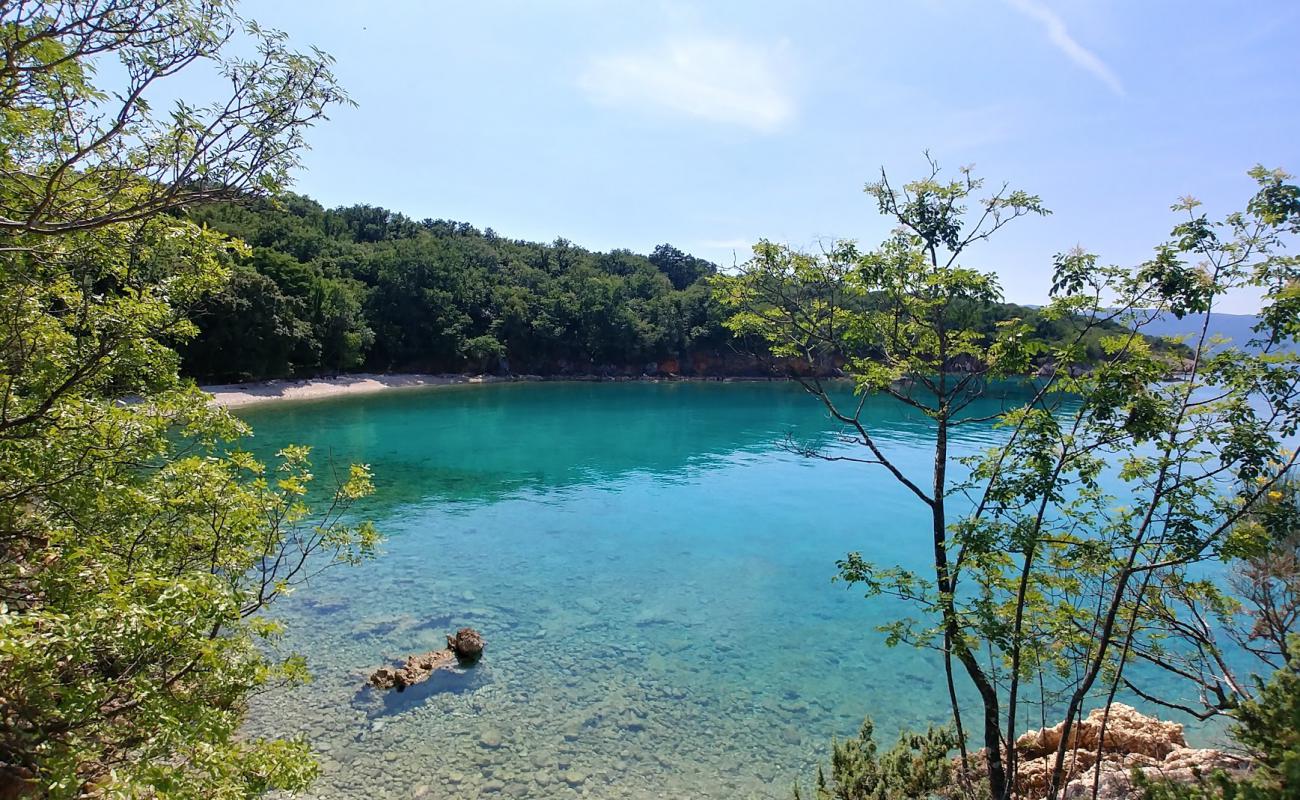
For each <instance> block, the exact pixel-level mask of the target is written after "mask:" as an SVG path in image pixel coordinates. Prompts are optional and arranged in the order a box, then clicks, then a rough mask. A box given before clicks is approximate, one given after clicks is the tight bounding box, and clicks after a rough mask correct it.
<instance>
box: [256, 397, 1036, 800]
mask: <svg viewBox="0 0 1300 800" xmlns="http://www.w3.org/2000/svg"><path fill="white" fill-rule="evenodd" d="M868 413H869V414H870V416H871V418H872V419H873V421H874V423H875V425H876V427H877V429H878V430H882V431H885V432H886V433H885V434H884V436H883V438H884V439H885V440H886V441H887V443H888V444H889V445H890V446H891V449H892V451H893V452H894V453H896V454H898V457H897V462H898V463H899V464H900V466H901V467H903V468H904V469H909V468H910V469H912V470H914V471H915V474H921V475H923V474H924V470H925V469H926V467H927V466H928V463H929V458H930V450H929V445H928V444H927V441H926V427H925V425H924V423H923V422H922V421H921V420H920V419H919V418H918V417H915V416H913V415H911V414H910V413H905V412H904V410H903V408H902V407H901V406H900V405H898V404H896V403H893V402H891V401H888V400H886V399H883V398H882V399H880V400H878V401H872V405H871V406H870V407H869V409H868ZM244 416H246V418H247V419H248V420H249V421H250V422H251V423H252V424H253V425H254V428H255V430H256V432H257V433H256V437H255V439H254V440H253V442H252V443H251V444H252V445H253V446H254V448H255V449H256V450H257V451H258V452H260V453H261V454H263V455H269V454H270V452H273V451H274V450H275V449H277V448H278V447H280V446H282V445H283V444H286V443H289V442H295V443H302V444H310V445H313V446H314V448H315V449H314V457H315V460H316V462H317V466H318V468H317V470H316V471H317V473H318V474H320V475H325V474H327V468H326V466H325V463H326V462H327V461H328V460H329V459H330V458H333V459H334V460H336V461H339V462H342V463H346V462H351V461H359V462H366V463H369V464H370V465H371V466H372V467H373V469H374V471H375V474H376V484H377V488H378V494H377V496H376V497H375V498H374V499H373V500H372V501H371V502H370V504H369V506H368V507H367V508H366V509H365V513H366V514H367V515H368V516H370V517H371V518H373V519H375V521H376V522H377V523H378V524H379V525H380V527H381V529H382V530H383V531H384V533H385V534H386V535H387V536H388V541H387V542H386V544H385V546H384V550H385V553H384V555H383V556H382V557H380V558H379V559H378V560H376V561H374V562H372V563H369V564H366V565H364V566H362V567H360V568H356V569H339V570H334V571H331V572H329V573H326V575H325V576H323V578H321V579H318V580H317V581H316V582H314V583H313V584H312V585H310V586H308V587H305V588H303V589H300V590H299V591H298V592H297V593H295V594H294V595H293V596H292V597H290V598H289V599H288V600H287V601H286V602H285V603H283V604H281V605H280V606H278V607H277V611H276V615H277V616H279V617H281V618H282V619H284V620H285V621H286V622H287V623H288V624H289V628H290V634H289V636H288V638H287V640H286V642H285V644H286V647H288V648H292V649H294V650H297V651H299V652H302V653H304V654H306V655H307V656H308V657H309V662H310V665H311V668H312V671H313V673H314V675H315V681H314V683H312V684H311V685H310V686H307V687H302V688H294V689H291V690H276V691H272V692H268V693H267V694H265V695H263V696H261V697H259V698H257V700H256V701H255V702H254V704H253V708H252V715H251V721H250V730H251V731H252V732H254V733H262V732H265V733H275V734H280V735H283V734H290V733H294V732H302V733H306V734H307V735H309V736H310V738H311V740H312V742H313V744H314V745H315V746H316V747H317V749H318V750H319V751H321V753H322V756H323V757H322V763H323V767H324V773H323V775H322V777H321V779H320V781H319V782H318V784H317V785H316V787H315V788H314V790H313V791H312V792H311V794H312V795H313V796H319V797H329V798H343V797H379V798H382V797H392V798H406V797H412V796H427V797H444V796H445V797H453V796H455V797H467V796H469V797H472V796H477V795H479V794H483V793H495V792H499V793H501V794H502V795H504V796H509V797H529V798H550V797H583V796H586V797H647V798H648V797H698V798H710V797H716V798H735V797H751V796H752V797H788V794H789V788H790V786H791V784H792V783H793V782H794V781H795V780H796V779H801V780H806V779H807V778H808V776H809V775H810V774H811V771H812V770H813V769H815V765H816V763H818V761H819V760H820V759H822V758H823V757H824V756H825V755H826V752H827V750H828V745H827V742H828V740H829V739H830V737H831V736H833V735H834V736H840V737H843V736H848V735H851V734H853V733H855V732H856V729H857V727H858V725H859V724H860V723H861V720H862V717H863V716H864V715H866V714H870V715H872V716H873V717H874V718H875V720H876V722H877V728H878V731H879V732H880V733H881V734H883V735H884V736H885V737H891V738H892V736H893V735H894V733H895V732H896V731H897V730H898V729H899V728H900V727H903V726H913V727H915V726H924V725H925V724H926V723H927V722H930V721H935V722H942V721H943V720H944V719H945V708H946V700H945V697H946V694H945V690H944V682H943V675H942V670H941V669H940V667H939V665H938V662H937V660H936V659H934V658H933V657H932V656H931V655H930V654H925V653H921V652H918V651H915V650H912V649H910V648H905V647H901V648H895V649H886V648H885V647H884V645H883V641H882V637H881V635H880V634H878V633H876V632H874V630H873V628H874V626H875V625H877V624H879V623H881V622H883V621H884V620H885V619H887V618H888V617H890V616H891V614H892V613H893V612H895V611H896V610H897V609H896V608H895V607H893V606H891V605H890V603H888V602H887V601H883V600H872V601H870V602H866V601H864V600H862V598H861V596H860V593H859V592H858V591H856V590H852V589H846V588H845V587H844V586H843V585H842V584H832V583H831V582H830V578H831V576H832V575H833V574H834V572H835V561H836V559H837V558H840V557H842V556H843V555H844V554H845V553H846V552H848V551H849V550H862V551H863V552H864V553H867V554H869V555H870V556H871V557H872V558H874V559H876V560H878V561H881V562H887V563H893V562H896V563H902V564H910V565H916V566H922V565H924V564H925V559H926V553H927V551H926V545H925V543H924V541H923V540H922V539H918V538H916V537H915V535H914V533H913V532H915V531H918V530H922V531H923V530H925V525H926V520H925V517H924V515H923V513H922V511H923V509H922V508H921V507H920V505H919V504H918V503H916V502H915V501H914V500H913V499H912V498H911V496H910V495H908V494H907V493H906V492H905V490H903V489H901V487H899V486H898V485H897V484H895V483H894V482H893V481H892V480H891V479H890V478H889V477H888V475H887V474H885V473H884V472H883V471H881V470H880V469H879V468H873V467H870V466H864V465H856V464H850V463H843V462H839V463H829V462H823V461H815V460H809V459H806V458H802V457H800V456H797V455H793V454H790V453H789V452H787V451H786V450H784V449H783V447H782V444H783V443H784V442H785V441H786V440H787V438H788V437H793V438H794V439H796V440H800V441H805V442H814V443H820V444H822V445H827V446H834V445H835V431H836V429H835V427H834V426H833V425H832V424H831V422H830V421H829V420H828V419H827V418H826V416H825V414H824V413H823V412H822V411H821V409H820V406H819V405H818V404H817V403H816V402H815V401H814V400H812V399H811V398H809V397H807V396H806V395H804V394H803V393H802V392H801V391H800V390H799V389H798V387H796V386H792V385H787V384H716V383H675V384H646V383H620V384H583V383H578V384H566V383H545V384H504V385H490V386H473V387H448V388H439V389H433V390H417V391H408V392H394V393H390V394H385V395H378V396H370V397H363V398H350V399H340V400H331V401H321V402H313V403H300V404H293V405H288V404H277V405H270V406H266V407H262V408H257V409H252V410H249V411H248V412H247V413H245V414H244ZM990 436H991V434H990V433H989V432H988V431H987V430H981V429H978V428H975V427H973V426H972V427H970V428H965V429H962V430H961V432H960V436H959V438H958V441H957V443H956V445H957V448H958V449H963V448H964V449H968V450H969V449H973V448H975V447H977V446H981V445H984V444H987V442H988V440H989V437H990ZM463 625H471V626H474V627H476V628H479V629H480V630H481V631H482V632H483V634H484V636H485V638H486V639H487V642H488V649H487V652H486V655H485V658H484V660H483V662H482V663H481V664H480V665H479V666H477V667H475V668H473V669H471V670H468V671H464V672H461V673H454V674H453V673H448V674H442V675H439V676H438V677H436V678H435V679H434V680H432V681H430V682H429V683H428V684H425V685H422V686H420V687H417V688H415V689H412V690H408V691H407V692H405V693H402V694H397V693H390V694H387V695H381V694H379V693H376V692H373V691H372V690H369V689H367V688H363V687H364V677H365V675H366V674H368V672H369V671H370V670H372V669H374V668H375V667H377V666H380V665H382V664H385V663H388V662H390V661H392V660H395V659H400V658H402V657H404V656H405V655H407V654H410V653H416V652H422V651H425V650H429V649H432V648H435V647H440V646H442V644H443V641H442V636H443V634H444V633H445V632H450V631H452V630H454V629H456V628H458V627H460V626H463ZM1026 726H1028V723H1026Z"/></svg>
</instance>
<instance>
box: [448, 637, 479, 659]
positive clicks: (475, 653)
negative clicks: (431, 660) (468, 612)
mask: <svg viewBox="0 0 1300 800" xmlns="http://www.w3.org/2000/svg"><path fill="white" fill-rule="evenodd" d="M447 649H448V650H450V651H452V652H453V653H455V654H456V658H457V659H458V660H460V661H462V662H464V663H467V664H473V663H474V662H475V661H478V660H479V658H481V657H482V656H483V636H482V634H480V633H479V632H478V631H476V630H474V629H473V628H461V629H460V630H458V631H456V635H455V636H450V635H449V636H447Z"/></svg>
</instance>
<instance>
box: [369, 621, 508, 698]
mask: <svg viewBox="0 0 1300 800" xmlns="http://www.w3.org/2000/svg"><path fill="white" fill-rule="evenodd" d="M483 646H484V642H483V636H482V635H481V634H480V633H479V632H478V631H476V630H474V629H473V628H461V629H460V630H458V631H456V635H455V636H452V635H448V636H447V649H445V650H432V651H430V652H428V653H422V654H420V655H414V656H410V657H408V658H407V659H406V663H404V664H403V665H402V666H400V667H380V668H379V669H377V670H375V671H374V672H372V673H370V685H371V686H374V687H375V688H376V689H396V690H397V691H399V692H400V691H403V690H404V689H406V687H408V686H414V685H415V684H417V683H422V682H424V681H426V680H428V679H429V676H430V675H432V674H433V673H434V671H436V670H440V669H447V668H449V667H452V666H454V665H456V664H473V663H474V662H476V661H478V660H479V658H481V657H482V656H483Z"/></svg>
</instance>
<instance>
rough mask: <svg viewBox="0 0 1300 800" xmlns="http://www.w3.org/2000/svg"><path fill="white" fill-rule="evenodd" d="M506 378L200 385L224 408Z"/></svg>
mask: <svg viewBox="0 0 1300 800" xmlns="http://www.w3.org/2000/svg"><path fill="white" fill-rule="evenodd" d="M502 380H509V378H499V377H496V376H493V375H476V376H470V375H410V374H407V375H402V374H398V375H365V374H362V375H343V376H340V377H338V378H312V379H311V380H302V381H293V380H280V381H251V382H249V383H226V384H220V385H216V386H203V387H201V388H202V389H203V391H205V392H207V393H209V394H211V395H212V402H213V403H214V404H216V405H219V406H225V407H226V408H239V407H241V406H248V405H253V404H254V403H266V402H269V401H272V400H318V399H320V398H323V397H338V396H341V395H351V394H373V393H375V392H383V391H387V390H389V389H410V388H414V387H417V386H450V385H453V384H460V383H496V382H498V381H502Z"/></svg>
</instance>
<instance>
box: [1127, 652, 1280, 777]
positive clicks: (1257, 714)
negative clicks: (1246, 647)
mask: <svg viewBox="0 0 1300 800" xmlns="http://www.w3.org/2000/svg"><path fill="white" fill-rule="evenodd" d="M1235 716H1236V717H1237V724H1235V725H1233V727H1232V736H1233V738H1234V739H1235V740H1236V741H1237V742H1239V743H1240V744H1241V745H1242V746H1243V747H1244V748H1245V750H1246V752H1247V753H1248V754H1249V755H1250V756H1251V757H1252V758H1253V759H1254V760H1255V767H1254V769H1253V770H1251V771H1250V772H1249V773H1248V774H1247V775H1246V776H1245V777H1244V778H1240V779H1236V778H1233V777H1232V776H1230V775H1227V774H1224V773H1222V772H1216V773H1215V774H1213V775H1208V776H1205V777H1204V778H1203V779H1202V781H1201V782H1200V783H1197V784H1193V785H1186V784H1182V785H1180V784H1176V783H1171V782H1168V781H1163V782H1159V783H1151V782H1149V781H1143V784H1144V791H1143V797H1144V798H1145V800H1211V799H1216V800H1217V798H1223V800H1290V799H1291V798H1300V636H1297V637H1292V639H1291V644H1290V653H1289V656H1288V658H1287V661H1286V664H1285V665H1284V666H1283V667H1282V668H1281V669H1279V670H1278V671H1277V672H1275V673H1274V674H1273V677H1272V678H1271V679H1269V681H1268V682H1267V683H1262V682H1261V683H1260V685H1259V687H1258V692H1257V697H1256V699H1253V700H1246V701H1243V702H1242V704H1241V706H1240V707H1239V708H1238V709H1237V710H1236V712H1235Z"/></svg>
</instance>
